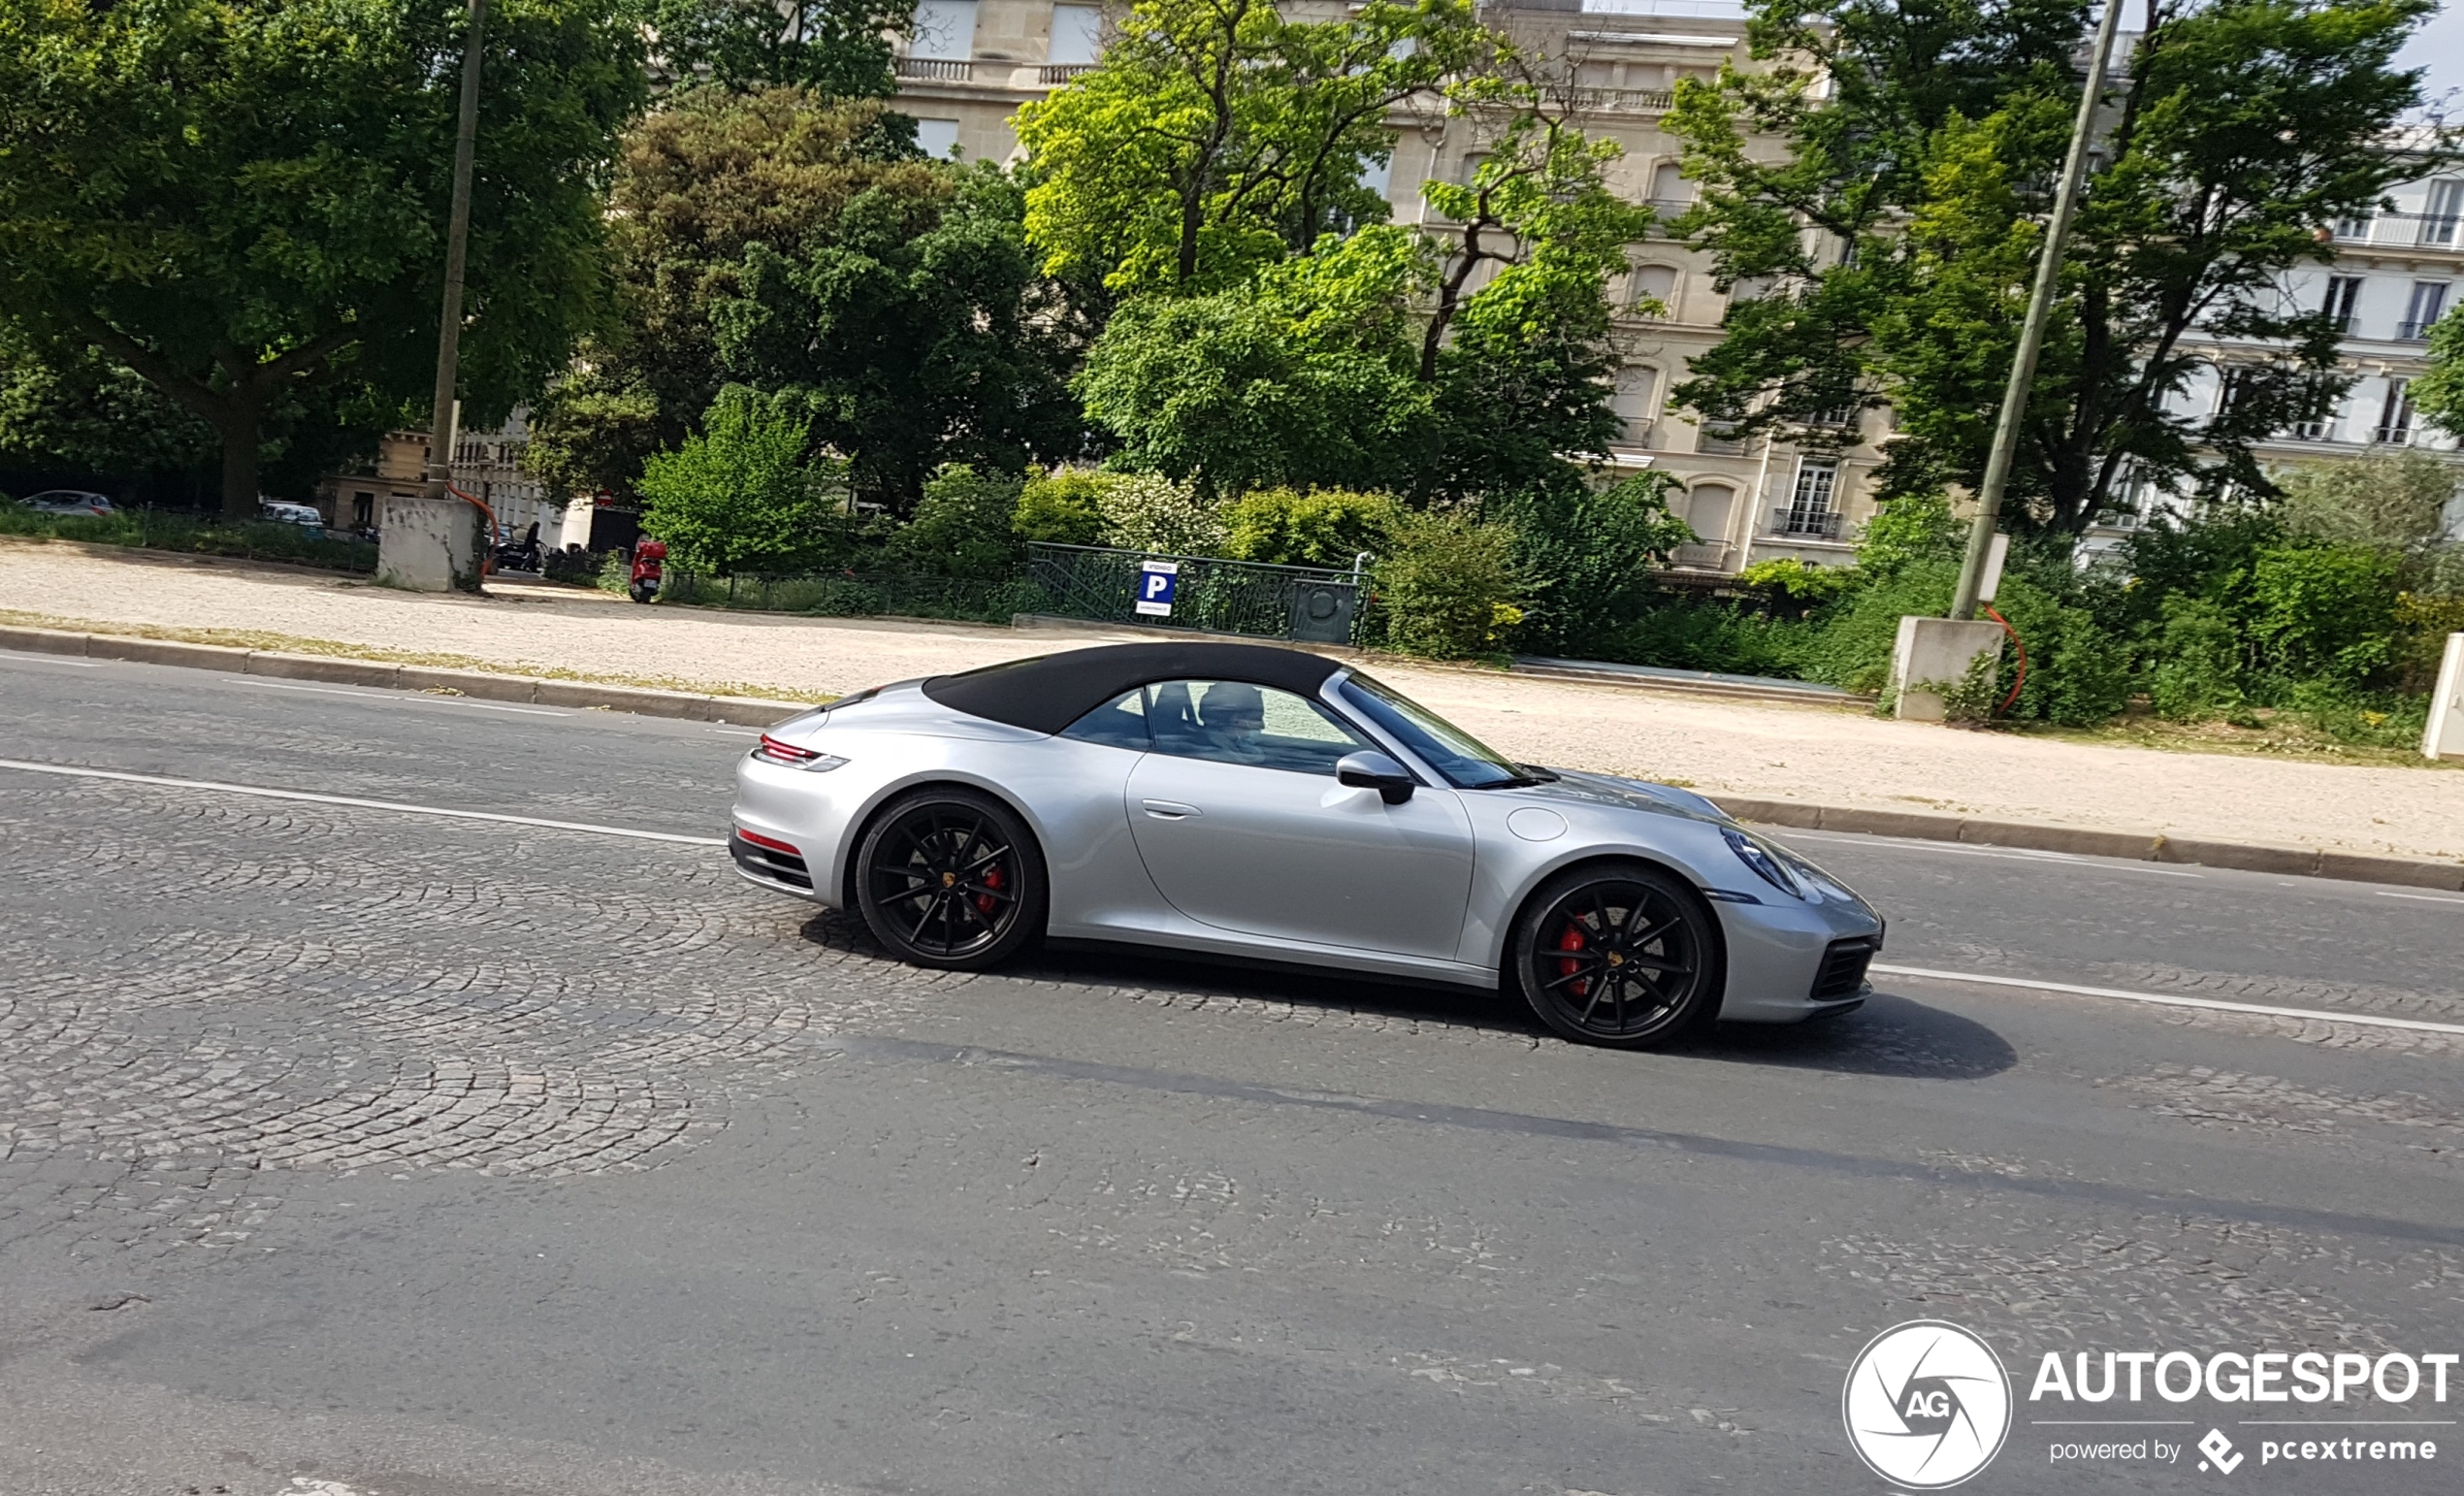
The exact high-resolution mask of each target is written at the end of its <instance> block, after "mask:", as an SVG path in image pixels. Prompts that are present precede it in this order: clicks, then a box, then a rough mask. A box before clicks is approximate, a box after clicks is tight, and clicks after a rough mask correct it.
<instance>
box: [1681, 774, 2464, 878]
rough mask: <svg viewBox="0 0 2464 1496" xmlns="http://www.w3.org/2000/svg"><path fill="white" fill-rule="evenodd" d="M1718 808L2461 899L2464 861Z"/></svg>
mask: <svg viewBox="0 0 2464 1496" xmlns="http://www.w3.org/2000/svg"><path fill="white" fill-rule="evenodd" d="M1712 798H1713V799H1714V800H1716V801H1717V802H1718V804H1719V806H1720V808H1721V809H1723V810H1725V811H1727V812H1728V813H1729V814H1730V815H1733V816H1735V817H1736V818H1737V819H1738V820H1740V821H1754V822H1759V823H1761V824H1763V825H1766V826H1782V827H1794V828H1796V829H1799V830H1808V831H1811V830H1823V831H1852V832H1861V833H1864V834H1865V835H1870V836H1904V837H1908V838H1910V839H1912V840H1917V841H1959V842H1966V843H1969V844H1971V845H1975V846H1987V847H2018V848H2023V849H2025V850H2028V851H2034V852H2067V853H2070V854H2072V855H2074V856H2078V857H2111V858H2122V859H2125V860H2127V861H2131V862H2187V863H2190V864H2193V865H2196V866H2200V867H2220V868H2229V869H2232V870H2234V871H2239V872H2261V873H2276V874H2279V875H2282V876H2286V877H2296V878H2336V879H2342V880H2345V881H2347V882H2352V883H2394V884H2401V885H2403V886H2404V887H2407V888H2416V889H2442V890H2445V891H2447V892H2449V893H2455V892H2464V862H2433V861H2431V860H2429V859H2427V858H2412V857H2382V856H2378V855H2375V854H2372V853H2367V852H2326V851H2321V850H2320V849H2318V848H2317V847H2282V846H2269V845H2266V844H2265V843H2260V842H2234V841H2206V840H2201V839H2196V838H2192V837H2188V836H2167V835H2165V834H2163V833H2162V832H2159V831H2100V830H2094V829H2090V828H2087V827H2077V826H2039V825H2036V824H2033V823H2030V822H2025V821H1979V820H1972V819H1969V818H1967V817H1964V816H1942V815H1932V814H1929V813H1927V812H1924V811H1916V810H1861V809H1857V808H1855V807H1852V806H1846V805H1808V804H1805V803H1804V802H1802V801H1800V800H1764V799H1750V798H1747V797H1743V796H1714V797H1712Z"/></svg>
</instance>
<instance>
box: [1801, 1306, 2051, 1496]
mask: <svg viewBox="0 0 2464 1496" xmlns="http://www.w3.org/2000/svg"><path fill="white" fill-rule="evenodd" d="M1840 1415H1841V1417H1842V1418H1843V1419H1845V1420H1846V1422H1847V1425H1848V1442H1849V1444H1850V1445H1852V1446H1854V1447H1855V1448H1856V1450H1857V1456H1858V1458H1860V1459H1862V1460H1864V1462H1865V1464H1866V1465H1867V1466H1868V1467H1869V1468H1870V1469H1871V1470H1872V1471H1873V1473H1874V1474H1875V1475H1878V1476H1880V1477H1882V1478H1883V1479H1884V1480H1889V1481H1891V1482H1893V1483H1894V1484H1897V1485H1903V1486H1907V1487H1909V1488H1910V1489H1913V1490H1920V1491H1933V1490H1940V1489H1942V1488H1944V1487H1945V1486H1952V1485H1957V1484H1959V1483H1960V1482H1961V1481H1962V1480H1966V1479H1967V1478H1968V1477H1970V1476H1972V1475H1975V1474H1976V1473H1977V1472H1978V1471H1980V1470H1983V1469H1984V1468H1985V1467H1986V1466H1988V1465H1990V1464H1992V1463H1993V1462H1994V1455H1996V1454H1998V1453H2000V1452H2001V1448H2002V1440H2003V1439H2004V1438H2005V1437H2006V1436H2007V1435H2008V1434H2009V1433H2010V1431H2011V1382H2010V1378H2009V1376H2008V1375H2007V1374H2006V1373H2004V1372H2003V1370H2002V1362H2001V1358H2000V1357H1999V1356H1996V1355H1995V1354H1994V1350H1993V1348H1992V1347H1991V1346H1988V1345H1986V1344H1985V1342H1983V1341H1981V1340H1979V1339H1977V1338H1976V1337H1975V1336H1974V1335H1971V1334H1969V1333H1968V1332H1967V1331H1965V1330H1963V1329H1961V1328H1960V1327H1959V1326H1958V1325H1956V1324H1950V1323H1946V1322H1945V1321H1943V1320H1940V1319H1912V1320H1910V1321H1909V1322H1907V1323H1906V1324H1899V1325H1894V1326H1892V1327H1891V1328H1890V1329H1887V1330H1885V1331H1883V1332H1882V1333H1881V1334H1879V1335H1877V1336H1875V1337H1874V1338H1873V1341H1872V1343H1871V1344H1869V1345H1867V1346H1866V1347H1865V1349H1864V1350H1861V1351H1859V1352H1858V1353H1857V1359H1856V1360H1855V1361H1853V1362H1851V1363H1850V1364H1849V1367H1848V1387H1847V1390H1846V1392H1845V1393H1844V1394H1843V1395H1842V1397H1841V1399H1840Z"/></svg>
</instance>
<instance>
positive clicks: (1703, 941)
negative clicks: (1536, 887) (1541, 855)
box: [1512, 862, 1721, 1049]
mask: <svg viewBox="0 0 2464 1496" xmlns="http://www.w3.org/2000/svg"><path fill="white" fill-rule="evenodd" d="M1720 958H1721V952H1720V943H1719V935H1718V931H1717V930H1716V929H1715V928H1714V927H1713V926H1712V923H1711V913H1710V911H1709V910H1708V909H1706V908H1705V907H1704V906H1703V904H1702V899H1701V898H1700V897H1699V896H1697V895H1696V894H1695V893H1694V892H1693V890H1691V889H1689V888H1687V887H1685V885H1684V884H1682V883H1680V882H1679V881H1678V880H1677V879H1675V878H1673V877H1671V876H1670V875H1669V874H1668V873H1665V872H1663V871H1661V870H1660V869H1659V868H1656V867H1651V866H1647V865H1645V864H1643V863H1639V862H1618V863H1608V864H1604V865H1599V866H1593V867H1580V868H1575V869H1573V870H1572V871H1571V872H1568V873H1566V874H1564V875H1562V876H1560V877H1558V878H1556V879H1553V880H1551V881H1550V882H1549V883H1547V884H1545V885H1543V886H1542V887H1541V889H1540V893H1539V894H1536V895H1535V896H1534V897H1533V899H1532V901H1531V902H1530V903H1529V904H1527V905H1526V906H1525V907H1524V911H1523V917H1522V918H1521V919H1520V920H1518V921H1516V922H1515V928H1514V946H1513V956H1512V961H1513V970H1514V976H1515V978H1516V980H1517V981H1518V982H1519V984H1520V985H1521V987H1522V990H1523V996H1524V999H1525V1000H1526V1001H1528V1002H1530V1003H1531V1005H1532V1011H1533V1012H1535V1013H1537V1014H1539V1015H1540V1021H1541V1022H1542V1023H1544V1024H1548V1026H1549V1027H1551V1028H1554V1029H1556V1030H1557V1031H1558V1032H1559V1033H1561V1034H1564V1035H1565V1036H1566V1037H1567V1038H1569V1039H1572V1040H1575V1041H1577V1042H1579V1043H1583V1044H1605V1045H1607V1046H1610V1047H1611V1048H1616V1049H1642V1048H1645V1047H1648V1046H1650V1045H1653V1044H1657V1043H1662V1042H1665V1041H1666V1040H1668V1039H1670V1038H1673V1037H1675V1036H1676V1035H1678V1034H1679V1033H1682V1032H1684V1031H1685V1030H1686V1029H1688V1028H1690V1027H1692V1026H1694V1025H1695V1024H1697V1023H1700V1022H1702V1021H1704V1020H1707V1019H1708V1018H1709V1017H1710V1016H1711V1015H1712V1014H1713V1013H1715V1012H1716V1011H1717V1009H1718V1006H1719V999H1720V986H1721V982H1720V977H1721V959H1720Z"/></svg>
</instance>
